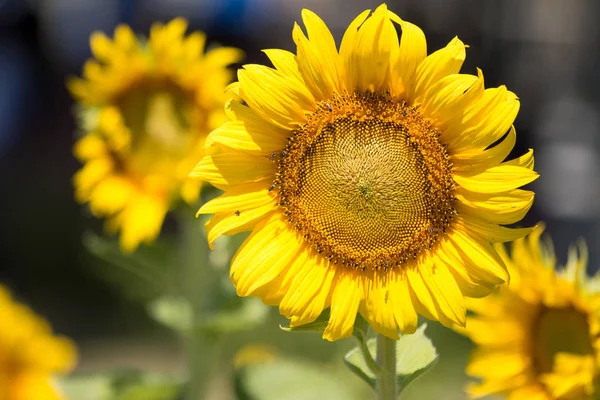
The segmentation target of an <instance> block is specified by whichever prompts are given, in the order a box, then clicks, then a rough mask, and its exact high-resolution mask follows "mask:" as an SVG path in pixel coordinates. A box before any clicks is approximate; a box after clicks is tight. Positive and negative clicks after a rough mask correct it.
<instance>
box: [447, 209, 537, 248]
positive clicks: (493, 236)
mask: <svg viewBox="0 0 600 400" xmlns="http://www.w3.org/2000/svg"><path fill="white" fill-rule="evenodd" d="M454 222H455V223H456V224H458V225H461V226H462V227H464V228H465V230H466V231H467V232H468V231H471V232H475V233H476V234H477V235H479V236H480V237H482V238H484V239H485V240H487V241H488V242H490V243H505V242H512V241H513V240H516V239H519V238H522V237H525V236H526V235H528V234H530V233H531V232H532V231H533V230H534V229H535V226H533V227H531V228H507V227H504V226H500V225H497V224H490V223H489V222H486V221H484V220H481V219H479V218H475V217H466V218H465V217H462V216H460V215H458V216H456V218H455V219H454Z"/></svg>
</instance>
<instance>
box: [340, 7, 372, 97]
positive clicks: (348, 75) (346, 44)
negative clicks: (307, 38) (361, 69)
mask: <svg viewBox="0 0 600 400" xmlns="http://www.w3.org/2000/svg"><path fill="white" fill-rule="evenodd" d="M370 13H371V10H365V11H363V12H362V13H360V14H359V15H358V16H357V17H356V18H354V20H353V21H352V22H351V23H350V25H348V28H347V29H346V32H345V33H344V37H343V38H342V43H341V44H340V62H341V63H342V68H341V71H340V82H341V83H343V84H344V86H345V89H346V90H348V91H353V90H355V88H356V81H357V79H356V76H355V75H354V67H353V65H352V59H353V54H354V51H355V47H356V45H357V36H358V29H359V28H360V26H361V25H362V24H363V22H365V20H366V19H367V17H368V16H369V14H370Z"/></svg>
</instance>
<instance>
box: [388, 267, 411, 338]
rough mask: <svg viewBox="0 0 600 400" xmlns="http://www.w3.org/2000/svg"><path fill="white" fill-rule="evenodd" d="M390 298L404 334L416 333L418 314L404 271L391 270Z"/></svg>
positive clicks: (399, 326) (397, 321)
mask: <svg viewBox="0 0 600 400" xmlns="http://www.w3.org/2000/svg"><path fill="white" fill-rule="evenodd" d="M390 276H391V279H390V292H389V293H390V298H391V300H392V309H393V311H394V317H395V318H396V323H397V324H398V328H399V329H400V332H401V333H402V334H409V333H414V332H415V331H416V329H417V323H418V315H417V312H416V311H415V307H414V306H413V304H412V300H411V298H410V291H409V289H408V285H409V282H408V278H407V276H406V274H405V273H404V272H403V271H396V270H394V271H392V272H390Z"/></svg>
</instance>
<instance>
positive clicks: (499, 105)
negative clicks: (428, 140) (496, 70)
mask: <svg viewBox="0 0 600 400" xmlns="http://www.w3.org/2000/svg"><path fill="white" fill-rule="evenodd" d="M519 108H520V102H519V99H518V98H517V97H516V96H515V95H514V93H512V92H509V91H507V90H506V88H505V87H503V86H501V87H499V88H493V89H486V90H485V91H484V93H483V95H482V96H481V97H480V99H479V100H478V101H477V102H476V103H475V104H474V105H473V106H472V107H471V108H470V109H469V110H467V111H466V113H465V116H464V117H463V119H462V121H461V122H460V123H456V124H454V125H451V126H448V128H447V131H446V132H445V137H446V141H447V143H448V151H449V152H450V153H451V154H458V153H462V152H469V151H476V150H483V149H485V148H487V147H488V146H490V145H491V144H493V143H495V142H496V141H498V140H499V139H501V138H502V137H503V136H504V135H505V134H506V132H508V130H509V129H510V127H511V126H512V124H513V122H514V121H515V118H516V117H517V114H518V113H519Z"/></svg>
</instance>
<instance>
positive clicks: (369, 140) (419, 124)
mask: <svg viewBox="0 0 600 400" xmlns="http://www.w3.org/2000/svg"><path fill="white" fill-rule="evenodd" d="M278 166H279V172H278V176H277V180H276V182H275V187H276V188H277V189H278V190H279V195H280V199H281V201H280V205H281V207H283V208H284V210H285V213H286V215H287V216H288V218H289V221H290V223H291V224H293V225H294V226H295V228H296V229H298V230H299V231H301V232H302V233H303V235H304V237H305V238H306V240H307V241H308V243H310V244H311V245H312V246H313V247H314V248H315V249H316V250H317V251H318V252H320V253H322V254H324V255H325V256H326V257H328V258H329V259H330V260H331V261H332V262H334V263H341V264H343V265H347V266H349V267H352V268H359V269H364V268H373V269H380V268H383V269H385V268H390V267H394V266H397V265H399V264H402V263H404V262H405V261H406V260H408V259H411V258H415V257H416V256H417V255H418V254H419V253H420V252H421V251H423V250H426V249H430V248H432V246H434V245H435V243H436V242H437V240H438V237H439V235H440V234H441V233H443V232H444V231H445V229H446V228H447V227H448V225H449V224H450V222H451V220H452V218H453V215H455V209H454V195H453V188H454V183H453V179H452V174H451V167H452V166H451V164H450V161H449V156H448V153H447V151H446V149H445V147H444V146H443V145H442V144H441V143H440V142H439V131H437V130H436V129H435V128H433V127H432V126H431V124H430V123H429V122H428V121H427V120H425V119H424V118H423V117H422V116H421V114H420V112H419V109H418V108H417V107H410V106H408V105H407V104H406V103H405V102H398V101H395V100H394V99H392V98H391V97H390V96H388V95H387V94H372V93H368V94H354V95H347V94H346V95H344V96H338V97H335V98H334V99H333V100H332V101H331V102H329V103H325V102H321V103H320V104H319V107H318V109H317V111H316V112H315V113H314V114H312V115H311V116H310V117H309V119H308V122H307V123H306V124H305V125H304V126H302V127H301V128H300V129H299V130H297V131H295V132H294V134H293V135H292V137H291V139H290V142H289V144H288V146H287V147H286V148H285V150H284V151H283V152H282V153H281V155H280V157H279V159H278Z"/></svg>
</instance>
